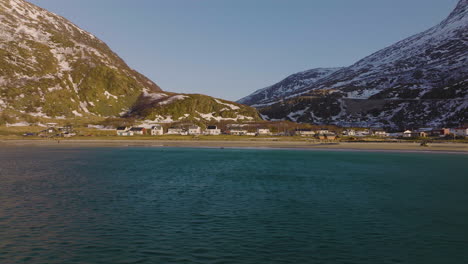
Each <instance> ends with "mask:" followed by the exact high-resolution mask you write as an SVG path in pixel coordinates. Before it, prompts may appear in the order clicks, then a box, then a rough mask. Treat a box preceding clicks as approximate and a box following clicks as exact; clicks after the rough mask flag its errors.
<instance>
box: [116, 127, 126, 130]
mask: <svg viewBox="0 0 468 264" xmlns="http://www.w3.org/2000/svg"><path fill="white" fill-rule="evenodd" d="M117 130H127V128H126V127H118V128H117Z"/></svg>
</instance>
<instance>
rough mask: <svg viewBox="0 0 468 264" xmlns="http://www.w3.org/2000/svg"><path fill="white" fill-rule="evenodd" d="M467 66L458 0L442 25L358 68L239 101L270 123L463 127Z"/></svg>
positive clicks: (464, 21) (467, 27)
mask: <svg viewBox="0 0 468 264" xmlns="http://www.w3.org/2000/svg"><path fill="white" fill-rule="evenodd" d="M467 65H468V0H460V1H459V3H458V5H457V6H456V8H455V10H454V11H453V12H452V13H451V14H450V15H449V17H448V18H447V19H445V20H444V21H442V22H441V23H440V24H438V25H436V26H435V27H433V28H430V29H428V30H426V31H424V32H422V33H419V34H417V35H414V36H412V37H409V38H407V39H405V40H402V41H400V42H398V43H396V44H394V45H392V46H390V47H387V48H385V49H382V50H380V51H378V52H376V53H374V54H372V55H370V56H368V57H366V58H364V59H362V60H360V61H358V62H357V63H355V64H354V65H351V66H349V67H345V68H342V69H339V70H337V71H334V72H332V73H331V74H327V75H324V76H323V77H322V78H319V79H318V80H315V81H313V82H311V83H310V82H304V84H303V85H298V86H295V88H294V89H280V88H279V87H282V86H283V85H282V84H281V83H282V82H284V81H282V82H280V83H279V84H276V85H273V86H272V87H276V88H275V91H276V92H269V93H264V92H263V91H264V89H263V90H259V91H257V92H256V93H254V94H253V95H251V96H248V97H246V98H243V99H241V100H239V102H244V103H246V104H249V105H253V106H256V107H259V108H260V111H261V113H262V114H263V116H264V117H265V118H268V119H290V120H293V121H299V122H312V123H332V124H338V125H345V126H387V127H400V128H401V127H417V126H419V127H420V126H441V125H447V124H458V123H461V122H466V121H467V119H468V117H467V115H468V114H467V108H468V84H467V79H468V66H467ZM289 78H294V80H295V82H296V83H301V79H302V78H301V75H300V74H299V75H292V76H291V77H288V78H287V79H289ZM287 79H286V80H287ZM305 79H307V78H305ZM268 89H271V87H270V88H267V90H268ZM258 94H262V95H264V96H263V97H259V96H258Z"/></svg>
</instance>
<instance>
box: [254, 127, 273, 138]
mask: <svg viewBox="0 0 468 264" xmlns="http://www.w3.org/2000/svg"><path fill="white" fill-rule="evenodd" d="M257 134H258V135H260V136H269V135H271V131H270V129H269V128H259V129H257Z"/></svg>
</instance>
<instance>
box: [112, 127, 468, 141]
mask: <svg viewBox="0 0 468 264" xmlns="http://www.w3.org/2000/svg"><path fill="white" fill-rule="evenodd" d="M116 134H117V136H143V135H150V136H162V135H180V136H199V135H212V136H216V135H222V134H223V135H233V136H301V137H314V138H317V139H321V140H336V139H338V138H341V137H356V138H364V137H380V138H429V137H439V138H446V137H454V138H456V137H459V138H465V137H467V136H468V126H464V127H459V128H421V129H416V130H405V131H402V132H393V133H389V132H387V131H386V130H384V129H382V128H362V129H343V130H342V131H341V133H340V132H337V130H336V129H333V130H332V129H329V128H319V129H310V128H309V129H306V128H298V129H294V130H288V131H283V132H278V131H276V132H273V131H272V129H270V128H267V127H255V126H254V128H252V126H250V127H249V126H242V125H238V124H237V125H236V124H235V125H230V126H229V125H228V127H227V129H225V130H222V129H220V128H218V126H216V125H211V126H207V127H206V129H202V128H201V127H200V126H197V125H186V126H177V127H169V128H168V129H164V127H163V126H162V125H155V126H152V127H151V128H145V127H125V126H122V127H118V128H117V129H116Z"/></svg>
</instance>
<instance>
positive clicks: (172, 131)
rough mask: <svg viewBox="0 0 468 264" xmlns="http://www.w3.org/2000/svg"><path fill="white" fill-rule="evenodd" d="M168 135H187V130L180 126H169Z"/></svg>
mask: <svg viewBox="0 0 468 264" xmlns="http://www.w3.org/2000/svg"><path fill="white" fill-rule="evenodd" d="M167 134H168V135H183V136H186V135H187V131H186V130H185V129H183V128H180V127H171V128H169V129H168V130H167Z"/></svg>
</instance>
